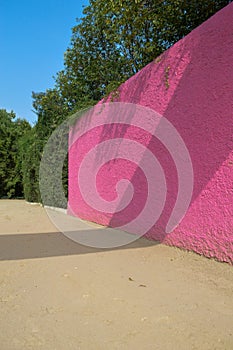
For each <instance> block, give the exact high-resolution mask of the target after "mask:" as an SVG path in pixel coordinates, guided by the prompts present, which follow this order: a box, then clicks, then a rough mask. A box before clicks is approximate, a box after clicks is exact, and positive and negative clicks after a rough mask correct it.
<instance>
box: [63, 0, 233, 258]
mask: <svg viewBox="0 0 233 350" xmlns="http://www.w3.org/2000/svg"><path fill="white" fill-rule="evenodd" d="M119 91H120V93H119V96H118V97H117V101H118V102H130V103H135V104H139V105H142V106H147V107H150V108H152V109H153V110H155V111H156V112H158V113H160V114H161V115H163V116H164V117H166V118H167V119H168V120H169V121H170V122H171V123H172V124H173V125H174V127H175V128H176V129H177V131H178V132H179V133H180V135H181V136H182V138H183V140H184V142H185V144H186V146H187V148H188V150H189V153H190V156H191V159H192V163H193V169H194V177H195V178H194V191H193V197H192V201H191V205H190V207H189V209H188V211H187V213H186V215H185V217H184V218H183V220H182V221H181V223H180V224H179V225H178V227H177V228H176V229H175V230H174V231H173V232H172V233H170V234H165V232H164V223H165V222H166V221H167V220H168V215H169V213H170V209H169V204H168V207H167V210H166V208H165V211H164V213H163V215H162V216H161V218H160V219H159V221H158V222H157V223H156V225H155V226H154V227H152V229H151V230H150V231H149V232H148V233H147V237H148V238H150V239H154V240H160V241H161V242H163V243H166V244H168V245H173V246H177V247H181V248H185V249H188V250H193V251H195V252H197V253H200V254H203V255H205V256H207V257H214V258H216V259H218V260H220V261H226V262H230V263H233V4H230V5H228V6H227V7H225V8H224V9H223V10H221V11H219V12H218V13H217V14H216V15H214V16H213V17H211V18H210V19H209V20H208V21H206V22H205V23H203V24H202V25H201V26H199V27H198V28H197V29H195V30H194V31H192V32H191V33H190V34H189V35H188V36H186V37H185V38H184V39H182V40H180V41H179V42H178V43H176V44H175V45H174V46H173V47H171V48H170V49H169V50H167V51H166V52H165V53H164V54H163V55H162V56H160V57H159V58H157V59H156V60H155V61H153V62H151V63H150V64H149V65H147V66H146V67H145V68H144V69H142V70H141V71H140V72H139V73H137V74H136V75H135V76H133V77H132V78H131V79H129V80H128V81H126V82H125V83H124V84H123V85H122V86H121V87H120V89H119ZM90 142H91V139H90V140H89V144H88V143H87V144H86V145H85V144H84V145H82V147H83V148H84V149H85V147H86V150H87V149H88V148H89V147H90ZM77 147H78V145H77V146H76V147H75V146H74V147H72V149H71V150H70V154H69V205H70V208H72V210H73V211H74V212H75V213H76V214H77V215H79V216H81V217H83V218H86V219H89V220H93V221H98V222H100V223H109V222H106V218H104V217H101V216H98V215H95V214H94V213H93V212H92V211H91V209H90V208H89V207H88V206H86V205H85V203H84V201H83V200H82V198H81V196H80V192H79V190H78V188H77V183H76V182H75V181H74V179H75V176H73V175H74V172H75V171H76V170H77V161H78V160H77V153H78V152H80V148H79V150H78V148H77ZM79 147H80V145H79ZM86 150H85V151H86ZM164 162H165V163H166V162H171V159H170V158H169V157H167V158H166V159H165V160H164ZM119 166H120V167H122V174H124V175H125V176H126V177H127V167H125V165H124V163H123V162H122V163H119ZM164 167H165V168H167V169H168V171H169V169H170V168H171V166H170V164H164ZM129 171H132V169H130V167H129ZM128 175H129V174H128ZM139 175H140V174H139ZM129 177H130V176H129ZM174 178H175V177H174ZM167 181H168V182H169V181H170V183H172V182H173V181H176V180H174V179H173V178H172V176H170V178H168V179H167ZM99 186H100V187H101V180H100V182H99ZM103 186H104V185H103ZM176 186H177V185H176V184H174V187H176ZM171 187H172V185H171ZM102 189H103V191H107V190H108V188H105V189H104V187H103V188H102ZM100 192H101V188H100ZM142 196H143V194H142ZM110 197H111V196H110ZM142 200H144V198H142ZM170 203H173V204H174V200H173V199H171V200H170Z"/></svg>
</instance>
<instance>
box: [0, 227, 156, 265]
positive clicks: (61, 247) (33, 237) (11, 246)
mask: <svg viewBox="0 0 233 350" xmlns="http://www.w3.org/2000/svg"><path fill="white" fill-rule="evenodd" d="M156 244H158V242H155V241H149V240H147V239H144V238H140V239H138V240H137V241H134V242H132V243H130V244H127V245H125V246H122V247H119V248H113V249H97V248H91V247H86V246H83V245H81V244H78V243H76V242H74V241H72V240H70V239H68V238H67V237H65V236H64V235H63V234H62V233H59V232H52V233H51V232H50V233H35V234H31V233H23V234H5V235H0V260H1V261H4V260H20V259H37V258H47V257H55V256H67V255H79V254H89V253H97V252H106V251H110V250H119V249H121V250H122V249H135V248H143V247H149V246H153V245H156Z"/></svg>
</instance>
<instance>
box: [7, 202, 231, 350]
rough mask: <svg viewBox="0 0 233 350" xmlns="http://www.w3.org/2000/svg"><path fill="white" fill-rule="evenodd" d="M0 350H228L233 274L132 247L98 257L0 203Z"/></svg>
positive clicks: (26, 209)
mask: <svg viewBox="0 0 233 350" xmlns="http://www.w3.org/2000/svg"><path fill="white" fill-rule="evenodd" d="M0 258H1V261H0V307H1V310H0V329H1V331H0V350H18V349H19V350H23V349H24V350H27V349H33V350H34V349H35V350H37V349H43V350H47V349H48V350H69V349H72V350H77V349H84V350H86V349H87V350H89V349H90V350H92V349H93V350H98V349H100V350H104V349H110V350H111V349H133V350H135V349H140V350H144V349H163V350H166V349H169V350H170V349H172V350H176V349H181V350H182V349H184V350H189V349H211V350H214V349H221V350H222V349H229V350H232V349H233V267H232V266H229V265H227V264H222V263H218V262H216V261H213V260H208V259H206V258H203V257H201V256H198V255H195V254H193V253H188V252H184V251H181V250H179V249H176V248H171V247H166V246H163V245H158V244H155V243H152V242H148V241H146V240H144V239H140V240H139V241H137V242H134V243H133V244H130V245H128V246H126V247H123V248H121V249H115V250H111V251H106V250H105V251H100V250H96V249H91V248H86V247H83V246H81V245H78V244H77V243H74V242H72V241H71V240H69V239H68V238H66V237H65V236H63V235H62V234H61V233H59V232H57V230H56V228H55V227H54V226H53V225H52V223H51V222H50V221H49V219H48V217H47V215H46V213H45V211H44V209H42V208H41V207H40V206H38V205H36V206H31V205H29V204H27V203H25V202H24V201H7V200H1V201H0Z"/></svg>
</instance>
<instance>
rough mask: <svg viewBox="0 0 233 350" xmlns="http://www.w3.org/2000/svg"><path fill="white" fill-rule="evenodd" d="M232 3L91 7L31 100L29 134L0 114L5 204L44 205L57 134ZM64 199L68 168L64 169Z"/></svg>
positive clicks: (202, 0) (97, 2)
mask: <svg viewBox="0 0 233 350" xmlns="http://www.w3.org/2000/svg"><path fill="white" fill-rule="evenodd" d="M230 2H231V1H226V0H222V1H213V0H186V1H183V0H182V1H181V0H168V1H162V0H109V1H103V0H90V5H89V6H86V7H85V8H84V10H83V17H82V18H81V19H79V20H77V24H76V25H75V26H74V27H73V29H72V36H71V42H70V45H69V47H68V49H67V50H66V52H65V54H64V69H63V70H61V71H60V72H58V73H57V75H56V77H55V82H54V87H53V88H52V89H47V90H46V91H44V92H33V93H32V98H33V108H34V111H35V112H36V114H37V116H38V119H37V122H36V124H35V126H33V127H32V128H31V127H30V125H29V124H28V123H27V122H26V121H25V120H15V119H14V117H15V116H14V114H12V113H7V112H6V111H4V110H1V111H0V121H1V125H0V135H1V138H0V196H8V197H9V198H12V197H15V196H21V195H24V197H25V198H26V200H28V201H36V202H38V201H40V193H39V164H40V159H41V155H42V152H43V147H44V145H45V143H46V141H47V140H48V138H49V136H50V135H51V133H52V132H53V130H55V128H56V127H57V126H58V125H60V124H61V123H62V121H64V120H65V119H66V118H67V117H68V116H70V115H72V114H73V113H74V112H76V111H78V110H80V109H82V108H85V107H88V106H92V105H94V104H95V103H97V102H98V101H99V100H100V99H101V98H103V97H105V96H107V95H109V93H111V92H113V91H115V90H116V89H117V87H118V86H119V85H120V84H121V83H122V82H124V81H125V80H127V79H128V78H130V77H131V76H132V75H134V74H135V73H137V72H138V71H139V70H140V69H142V68H143V67H144V66H145V65H146V64H148V63H149V62H151V61H152V60H154V59H155V58H156V57H157V56H159V55H160V54H161V53H162V52H163V51H165V50H166V49H168V48H169V47H170V46H172V45H173V44H174V43H175V42H177V41H178V40H179V39H181V38H183V37H184V36H185V35H187V34H188V33H189V32H191V31H192V30H193V29H194V28H196V27H197V26H198V25H200V24H201V23H203V22H204V21H205V20H207V19H208V18H209V17H210V16H212V15H213V14H215V13H216V12H217V11H219V10H220V9H222V8H223V7H224V6H226V5H228V4H229V3H230ZM63 183H64V190H65V192H66V193H67V161H66V164H64V178H63Z"/></svg>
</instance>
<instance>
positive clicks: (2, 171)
mask: <svg viewBox="0 0 233 350" xmlns="http://www.w3.org/2000/svg"><path fill="white" fill-rule="evenodd" d="M0 121H1V123H0V197H3V196H5V197H8V198H12V197H21V196H23V184H22V167H21V154H20V140H21V138H22V137H23V136H24V135H25V134H26V133H27V132H29V130H30V129H31V127H30V124H29V123H28V122H27V121H26V120H21V119H16V120H15V114H14V113H13V112H10V113H8V112H7V111H6V110H4V109H1V110H0Z"/></svg>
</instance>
